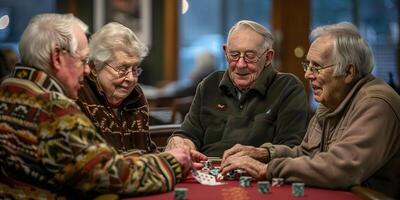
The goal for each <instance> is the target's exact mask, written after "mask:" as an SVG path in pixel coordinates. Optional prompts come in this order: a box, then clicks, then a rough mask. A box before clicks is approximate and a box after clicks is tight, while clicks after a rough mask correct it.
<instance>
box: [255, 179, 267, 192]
mask: <svg viewBox="0 0 400 200" xmlns="http://www.w3.org/2000/svg"><path fill="white" fill-rule="evenodd" d="M257 186H258V192H260V193H261V194H266V193H269V192H270V188H269V181H258V182H257Z"/></svg>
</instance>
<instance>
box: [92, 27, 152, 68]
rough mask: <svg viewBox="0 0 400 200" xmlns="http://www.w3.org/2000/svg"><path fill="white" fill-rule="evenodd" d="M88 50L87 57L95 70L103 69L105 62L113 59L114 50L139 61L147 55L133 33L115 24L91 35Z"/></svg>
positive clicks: (146, 50) (144, 46)
mask: <svg viewBox="0 0 400 200" xmlns="http://www.w3.org/2000/svg"><path fill="white" fill-rule="evenodd" d="M89 49H90V53H89V57H90V59H91V60H92V61H93V63H94V65H95V67H96V69H97V70H100V69H101V68H102V67H104V63H105V62H107V61H110V60H112V59H113V56H114V52H115V51H116V50H120V51H123V52H125V53H127V54H128V55H131V56H138V57H139V58H140V60H141V61H142V60H143V58H144V57H146V55H147V53H148V48H147V47H146V45H144V43H142V42H141V41H140V40H139V38H138V37H137V36H136V35H135V33H134V32H133V31H132V30H131V29H129V28H127V27H125V26H123V25H121V24H119V23H117V22H111V23H108V24H106V25H104V26H103V27H102V28H101V29H100V30H98V31H97V32H96V33H95V34H93V36H92V37H91V40H90V42H89Z"/></svg>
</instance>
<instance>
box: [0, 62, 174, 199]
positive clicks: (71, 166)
mask: <svg viewBox="0 0 400 200" xmlns="http://www.w3.org/2000/svg"><path fill="white" fill-rule="evenodd" d="M95 130H96V129H95V127H94V126H93V124H92V123H91V122H90V120H89V119H88V118H87V117H86V116H85V115H84V114H83V113H82V112H81V111H80V110H79V107H78V106H77V105H76V104H75V103H74V101H72V100H71V99H69V98H68V97H66V96H65V92H64V90H63V88H62V87H61V85H60V84H59V83H58V82H57V80H56V79H54V78H52V77H51V76H50V75H48V74H46V73H45V72H44V71H41V70H39V69H37V68H34V67H24V66H17V67H15V69H14V71H13V72H12V74H11V77H10V78H8V79H5V80H4V81H3V83H2V84H1V86H0V171H1V172H2V176H5V177H7V178H9V179H15V180H18V181H23V182H26V183H30V184H32V185H35V186H39V187H42V188H45V189H48V190H51V191H54V192H57V193H64V194H69V195H71V194H77V193H79V192H80V193H86V194H89V193H94V194H98V193H110V192H111V193H118V194H129V195H142V194H148V193H159V192H165V191H169V190H171V189H172V188H173V187H174V185H175V184H176V183H177V182H178V181H180V179H181V178H182V172H181V167H180V165H179V163H178V162H177V160H176V159H175V158H174V157H173V156H172V155H171V154H168V153H162V154H147V155H144V156H133V155H121V154H118V153H116V151H115V150H114V149H113V148H111V147H110V146H108V145H106V144H105V143H104V139H103V138H102V137H101V136H100V135H99V134H97V133H96V131H95ZM71 191H73V192H71Z"/></svg>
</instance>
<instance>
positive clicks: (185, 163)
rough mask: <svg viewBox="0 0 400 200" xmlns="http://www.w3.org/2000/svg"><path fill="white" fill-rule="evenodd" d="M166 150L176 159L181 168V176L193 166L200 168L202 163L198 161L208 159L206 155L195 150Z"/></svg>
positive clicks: (185, 174) (184, 175) (186, 173)
mask: <svg viewBox="0 0 400 200" xmlns="http://www.w3.org/2000/svg"><path fill="white" fill-rule="evenodd" d="M166 152H168V153H170V154H172V155H173V156H174V157H175V159H176V160H178V162H179V164H180V165H181V168H182V173H183V177H186V176H187V175H188V174H189V172H190V170H191V169H193V168H196V169H201V168H202V167H203V164H202V163H201V162H200V161H203V160H207V159H208V158H207V156H205V155H204V154H202V153H200V152H198V151H196V150H188V149H184V148H174V149H170V150H167V151H166Z"/></svg>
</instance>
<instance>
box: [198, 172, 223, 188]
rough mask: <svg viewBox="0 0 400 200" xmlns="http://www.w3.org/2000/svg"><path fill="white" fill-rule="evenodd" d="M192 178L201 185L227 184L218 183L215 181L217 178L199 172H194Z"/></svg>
mask: <svg viewBox="0 0 400 200" xmlns="http://www.w3.org/2000/svg"><path fill="white" fill-rule="evenodd" d="M192 176H193V178H194V179H196V180H197V181H198V182H199V183H201V184H203V185H212V186H213V185H222V184H225V183H222V182H218V181H217V180H216V179H215V176H213V175H210V174H206V173H203V172H200V171H197V170H192Z"/></svg>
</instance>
